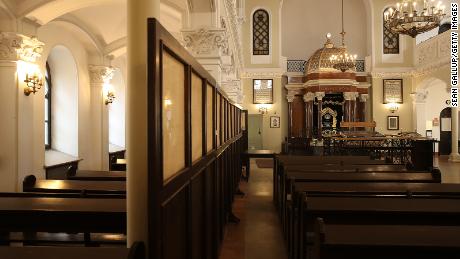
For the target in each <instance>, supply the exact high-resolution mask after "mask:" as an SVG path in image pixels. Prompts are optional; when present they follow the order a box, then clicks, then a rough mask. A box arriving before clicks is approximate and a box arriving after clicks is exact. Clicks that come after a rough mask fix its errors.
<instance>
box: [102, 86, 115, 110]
mask: <svg viewBox="0 0 460 259" xmlns="http://www.w3.org/2000/svg"><path fill="white" fill-rule="evenodd" d="M104 98H105V100H104V103H105V105H108V104H110V103H113V101H114V100H115V92H114V91H113V89H112V85H111V84H104Z"/></svg>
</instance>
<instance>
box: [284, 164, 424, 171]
mask: <svg viewBox="0 0 460 259" xmlns="http://www.w3.org/2000/svg"><path fill="white" fill-rule="evenodd" d="M283 168H284V171H321V172H327V171H330V172H333V171H343V172H404V171H408V172H413V171H412V170H408V169H407V167H406V166H405V165H332V164H330V165H308V166H306V165H285V166H284V167H283ZM419 172H422V171H419Z"/></svg>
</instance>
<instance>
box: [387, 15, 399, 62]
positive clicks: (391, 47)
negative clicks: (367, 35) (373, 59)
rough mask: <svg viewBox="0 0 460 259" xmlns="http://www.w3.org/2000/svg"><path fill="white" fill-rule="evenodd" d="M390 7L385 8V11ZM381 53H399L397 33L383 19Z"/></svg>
mask: <svg viewBox="0 0 460 259" xmlns="http://www.w3.org/2000/svg"><path fill="white" fill-rule="evenodd" d="M389 9H390V7H389V8H387V9H385V11H384V12H383V13H385V12H387V11H388V10H389ZM383 19H384V18H383ZM383 54H399V34H397V33H393V32H392V31H391V30H390V28H388V27H387V26H386V25H385V20H383Z"/></svg>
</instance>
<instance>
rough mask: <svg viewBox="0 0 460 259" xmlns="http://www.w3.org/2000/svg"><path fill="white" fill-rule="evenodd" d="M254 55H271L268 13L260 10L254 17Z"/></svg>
mask: <svg viewBox="0 0 460 259" xmlns="http://www.w3.org/2000/svg"><path fill="white" fill-rule="evenodd" d="M252 30H253V32H252V33H253V35H252V53H253V55H269V54H270V20H269V15H268V12H267V11H265V10H263V9H258V10H257V11H255V12H254V14H253V16H252Z"/></svg>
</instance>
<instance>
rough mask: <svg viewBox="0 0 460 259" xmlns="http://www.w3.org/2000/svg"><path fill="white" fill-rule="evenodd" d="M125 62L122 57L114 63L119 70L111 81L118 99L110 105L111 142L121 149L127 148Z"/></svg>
mask: <svg viewBox="0 0 460 259" xmlns="http://www.w3.org/2000/svg"><path fill="white" fill-rule="evenodd" d="M125 61H126V60H125V58H124V57H121V58H118V59H117V60H116V61H114V62H113V63H112V64H113V66H114V67H116V68H117V70H116V71H115V72H114V76H113V78H112V81H111V82H112V86H113V89H114V91H115V96H116V98H115V101H114V102H113V103H112V104H110V105H109V142H110V143H111V144H114V145H117V146H120V147H125V127H126V125H125V123H126V122H125V107H126V105H125V103H126V95H125V93H126V77H124V75H123V70H122V68H125V67H126V62H125ZM120 67H122V68H120Z"/></svg>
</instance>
